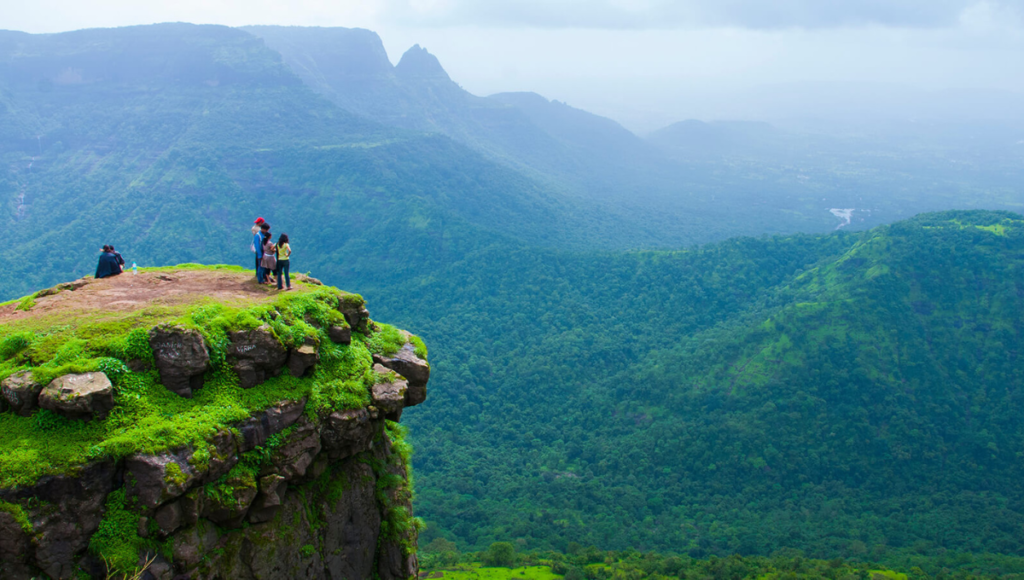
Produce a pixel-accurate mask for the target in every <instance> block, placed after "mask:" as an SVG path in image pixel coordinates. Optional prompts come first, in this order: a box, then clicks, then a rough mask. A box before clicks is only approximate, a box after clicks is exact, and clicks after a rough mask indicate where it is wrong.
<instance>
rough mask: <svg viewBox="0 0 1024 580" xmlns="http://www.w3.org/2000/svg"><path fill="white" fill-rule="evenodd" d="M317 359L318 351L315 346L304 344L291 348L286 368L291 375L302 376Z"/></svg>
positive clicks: (318, 356)
mask: <svg viewBox="0 0 1024 580" xmlns="http://www.w3.org/2000/svg"><path fill="white" fill-rule="evenodd" d="M319 361H320V353H319V352H317V349H316V347H315V346H312V345H308V344H304V345H302V346H300V347H299V348H296V349H293V350H292V352H291V354H289V355H288V370H289V371H291V373H292V376H293V377H302V376H304V375H305V374H306V373H307V372H308V371H309V369H311V368H313V367H314V366H316V363H318V362H319Z"/></svg>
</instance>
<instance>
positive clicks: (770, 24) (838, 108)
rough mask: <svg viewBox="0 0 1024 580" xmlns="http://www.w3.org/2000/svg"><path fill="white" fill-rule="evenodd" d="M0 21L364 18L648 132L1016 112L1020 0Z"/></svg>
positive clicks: (31, 16) (372, 9)
mask: <svg viewBox="0 0 1024 580" xmlns="http://www.w3.org/2000/svg"><path fill="white" fill-rule="evenodd" d="M0 4H2V5H3V6H2V7H0V28H4V29H11V30H23V31H26V32H34V33H42V32H59V31H65V30H74V29H80V28H93V27H108V26H126V25H132V24H149V23H154V22H168V21H185V22H195V23H203V24H205V23H211V24H225V25H229V26H241V25H246V24H279V25H301V26H344V27H361V28H368V29H370V30H374V31H376V32H377V33H379V34H380V36H381V38H382V41H383V42H384V45H385V47H386V49H387V51H388V55H389V57H390V58H391V60H392V61H393V62H397V60H398V59H399V58H400V57H401V55H402V53H403V52H404V51H405V50H406V49H407V48H408V47H409V46H411V45H413V44H420V45H422V46H424V47H426V48H427V49H428V50H430V51H431V52H432V53H434V54H435V55H437V56H438V58H439V59H440V61H441V64H442V65H443V66H444V67H445V69H446V70H447V71H448V72H449V74H450V76H451V77H452V79H454V80H455V81H456V82H458V83H460V84H461V85H462V86H463V87H464V88H466V89H467V90H469V91H470V92H472V93H474V94H478V95H488V94H493V93H497V92H504V91H533V92H537V93H540V94H542V95H544V96H545V97H547V98H549V99H556V100H559V101H563V102H567V103H569V104H570V105H573V106H576V107H579V108H582V109H585V110H588V111H591V112H594V113H597V114H601V115H605V116H608V117H610V118H613V119H615V120H617V121H619V122H621V123H623V124H624V125H625V126H627V127H628V128H630V129H632V130H634V131H637V132H639V133H644V132H647V131H650V130H653V129H657V128H659V127H661V126H664V125H667V124H669V123H671V122H674V121H678V120H682V119H686V118H698V119H704V120H712V119H748V120H755V119H756V120H770V121H776V120H787V119H797V118H805V119H826V120H834V121H851V120H857V119H860V120H872V121H880V122H884V121H889V120H893V119H897V120H904V121H912V120H917V119H923V120H935V119H944V120H954V121H971V120H999V119H1013V120H1024V24H1022V14H1024V0H1001V1H987V2H984V1H977V0H888V1H886V0H861V1H859V2H843V3H824V2H821V1H820V0H775V1H773V2H765V1H763V0H676V1H667V0H628V1H627V0H507V1H503V2H493V1H492V2H483V1H475V2H474V1H471V0H366V1H362V2H352V1H341V2H330V1H326V0H294V1H290V2H283V1H278V0H225V1H220V2H217V1H203V0H179V1H177V2H173V3H172V2H137V0H131V1H129V0H84V1H83V0H80V1H77V2H74V1H71V0H36V1H35V2H31V3H27V2H15V1H14V0H0Z"/></svg>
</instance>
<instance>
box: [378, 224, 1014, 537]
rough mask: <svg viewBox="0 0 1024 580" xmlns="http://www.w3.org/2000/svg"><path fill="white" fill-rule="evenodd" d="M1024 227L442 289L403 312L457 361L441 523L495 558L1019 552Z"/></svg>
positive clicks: (579, 268) (436, 431)
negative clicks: (500, 548)
mask: <svg viewBox="0 0 1024 580" xmlns="http://www.w3.org/2000/svg"><path fill="white" fill-rule="evenodd" d="M1022 225H1024V224H1022V221H1021V217H1020V216H1018V215H1016V214H1005V213H985V212H975V213H971V212H951V213H945V214H931V215H925V216H921V217H918V218H916V219H914V220H909V221H906V222H899V223H897V224H894V225H892V226H886V227H882V228H878V229H875V230H872V231H870V232H867V233H864V234H845V235H842V234H836V235H832V236H824V237H813V236H800V237H789V238H765V239H760V240H736V241H731V242H727V243H723V244H717V245H713V246H707V247H705V248H702V249H700V250H695V251H689V252H672V253H638V254H617V255H607V256H566V255H557V254H544V253H539V252H530V253H524V254H510V255H505V256H504V257H503V260H500V261H499V260H498V259H497V258H496V257H495V256H477V257H475V258H474V259H469V260H467V264H465V265H463V267H460V268H458V269H455V268H452V269H450V270H447V271H446V272H445V274H446V275H438V276H434V277H432V278H430V279H429V280H425V281H424V282H423V283H422V285H421V286H419V287H417V289H418V290H419V293H420V294H421V295H422V296H429V297H430V300H431V305H432V306H433V307H434V308H436V309H437V310H436V312H440V313H441V314H440V315H439V314H431V316H430V318H431V320H430V323H429V324H428V321H427V319H426V318H422V317H417V316H415V315H410V313H413V312H425V311H426V310H425V304H423V305H422V306H419V307H418V305H417V303H416V302H412V303H410V302H408V301H407V302H405V303H404V304H402V305H400V306H399V305H395V304H387V305H386V306H387V307H386V308H385V309H384V310H387V311H389V314H390V315H391V316H397V317H398V318H399V319H400V320H402V322H403V324H407V325H411V326H413V327H415V328H424V330H425V332H424V335H425V336H426V337H428V338H429V339H430V340H431V342H432V343H433V344H435V345H437V346H436V350H435V352H437V353H438V354H437V357H435V364H436V369H437V377H438V381H439V383H440V384H441V385H443V387H440V388H438V392H437V400H439V401H440V400H444V401H445V404H444V405H439V406H438V407H425V408H423V409H421V410H419V411H418V412H417V413H416V414H415V415H412V416H411V417H410V420H411V421H412V423H413V424H414V425H415V426H416V432H417V441H418V448H419V450H420V451H419V455H418V459H417V461H418V463H417V465H418V469H419V474H420V478H419V482H420V484H421V487H420V496H419V497H420V502H421V503H420V505H421V506H422V513H423V514H424V516H425V517H426V518H427V519H428V520H430V521H431V522H432V524H433V525H434V526H435V527H436V530H437V533H440V534H444V535H446V536H448V537H449V538H452V539H457V540H461V541H463V542H466V543H467V545H468V546H477V547H483V546H486V545H487V544H489V543H490V542H492V541H494V540H496V539H503V538H522V539H524V540H525V541H526V543H527V546H531V547H546V546H553V547H559V548H564V546H565V545H566V544H567V542H570V541H576V542H580V543H584V544H589V543H593V544H596V545H601V546H609V547H627V546H633V547H637V548H658V549H665V550H679V551H686V552H689V553H691V554H692V555H694V556H700V555H705V554H710V553H717V554H723V553H731V552H740V553H748V554H749V553H761V554H767V553H771V552H772V551H774V550H777V549H779V548H782V547H798V548H801V549H804V550H806V551H807V553H808V555H816V556H820V557H826V556H829V557H831V555H836V554H839V555H848V556H857V555H861V554H865V553H867V552H868V551H870V550H874V549H881V550H883V551H884V550H885V549H887V548H900V547H905V548H906V547H915V548H917V549H920V550H923V551H925V552H927V551H929V550H936V549H948V550H968V551H997V552H1002V553H1017V554H1020V553H1021V550H1022V546H1021V544H1020V537H1019V534H1018V533H1017V524H1018V522H1019V521H1021V520H1020V518H1021V516H1022V511H1021V510H1022V506H1021V503H1020V502H1021V500H1022V498H1021V495H1020V489H1019V486H1017V485H1016V483H1015V482H1016V481H1018V480H1019V478H1020V477H1021V475H1022V474H1021V471H1020V469H1021V467H1020V466H1021V464H1020V461H1019V457H1018V456H1017V453H1018V451H1019V449H1020V448H1021V445H1022V444H1024V441H1022V439H1021V437H1022V434H1024V431H1022V427H1024V425H1022V424H1021V421H1020V419H1019V417H1018V413H1016V411H1015V409H1017V408H1019V405H1020V402H1021V397H1022V396H1024V393H1022V392H1021V385H1022V384H1024V381H1022V377H1021V370H1020V368H1019V363H1018V361H1017V358H1016V357H1017V353H1019V352H1020V347H1021V344H1020V341H1021V335H1020V332H1021V324H1022V322H1024V320H1022V314H1024V309H1022V306H1024V305H1022V302H1021V300H1022V296H1024V276H1022V272H1021V266H1022V263H1021V261H1022V259H1024V231H1022V230H1021V226H1022ZM488 264H491V266H488ZM499 264H500V266H499ZM459 272H465V273H466V274H463V275H460V274H459ZM437 297H443V299H442V300H439V299H438V298H437ZM421 304H422V303H421ZM448 357H452V358H450V359H449V358H448ZM456 360H457V361H459V362H458V363H454V361H456ZM451 408H459V409H461V411H462V412H461V413H458V414H452V413H450V412H448V411H447V409H451ZM438 409H445V411H443V412H441V411H438Z"/></svg>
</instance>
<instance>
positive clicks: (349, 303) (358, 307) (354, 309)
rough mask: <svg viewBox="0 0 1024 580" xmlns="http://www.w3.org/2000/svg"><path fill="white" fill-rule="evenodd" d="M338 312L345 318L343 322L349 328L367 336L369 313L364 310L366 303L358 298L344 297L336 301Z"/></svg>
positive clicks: (352, 296) (369, 329)
mask: <svg viewBox="0 0 1024 580" xmlns="http://www.w3.org/2000/svg"><path fill="white" fill-rule="evenodd" d="M338 312H341V313H342V315H344V316H345V322H347V323H348V325H349V328H351V329H352V330H355V331H356V332H361V333H363V334H369V332H370V331H371V326H370V313H369V311H367V310H366V303H365V302H363V299H362V298H360V297H359V296H354V295H345V296H342V297H341V298H339V299H338Z"/></svg>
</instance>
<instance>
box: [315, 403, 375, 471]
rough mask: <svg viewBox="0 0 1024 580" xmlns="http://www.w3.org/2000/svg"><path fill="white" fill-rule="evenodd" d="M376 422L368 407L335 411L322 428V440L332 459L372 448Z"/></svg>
mask: <svg viewBox="0 0 1024 580" xmlns="http://www.w3.org/2000/svg"><path fill="white" fill-rule="evenodd" d="M373 432H374V424H373V422H372V421H370V414H369V412H367V410H366V409H351V410H347V411H335V412H333V413H331V414H330V415H328V416H327V420H326V421H324V424H323V427H322V428H321V430H320V441H321V444H322V445H323V448H324V449H325V450H326V451H327V456H328V457H329V458H330V459H331V460H332V461H337V460H339V459H344V458H346V457H351V456H353V455H355V454H356V453H361V452H363V451H366V450H367V449H369V448H370V445H371V443H372V442H373Z"/></svg>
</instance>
